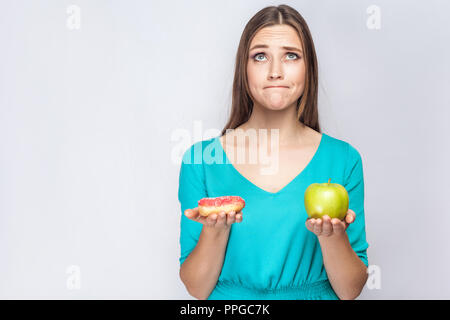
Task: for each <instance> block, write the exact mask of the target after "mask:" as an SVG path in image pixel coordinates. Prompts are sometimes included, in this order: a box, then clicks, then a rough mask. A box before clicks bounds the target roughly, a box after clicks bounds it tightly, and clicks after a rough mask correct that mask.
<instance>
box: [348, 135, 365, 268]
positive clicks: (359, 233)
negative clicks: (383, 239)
mask: <svg viewBox="0 0 450 320" xmlns="http://www.w3.org/2000/svg"><path fill="white" fill-rule="evenodd" d="M347 145H348V156H347V165H346V169H345V185H344V187H345V189H346V190H347V192H348V195H349V209H352V210H353V211H354V212H355V214H356V219H355V221H354V222H353V223H351V224H350V225H349V226H348V228H347V235H348V238H349V241H350V245H351V246H352V248H353V250H354V251H355V253H356V254H357V255H358V257H360V258H361V260H362V261H363V262H364V264H365V265H366V267H368V266H369V261H368V259H367V248H368V247H369V244H368V243H367V241H366V224H365V217H364V216H365V213H364V174H363V165H362V159H361V155H360V154H359V152H358V151H357V150H356V149H355V148H354V147H353V146H352V145H350V144H347Z"/></svg>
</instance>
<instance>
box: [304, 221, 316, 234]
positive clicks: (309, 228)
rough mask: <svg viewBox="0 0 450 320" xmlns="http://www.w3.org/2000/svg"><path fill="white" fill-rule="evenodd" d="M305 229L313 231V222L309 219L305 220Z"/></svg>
mask: <svg viewBox="0 0 450 320" xmlns="http://www.w3.org/2000/svg"><path fill="white" fill-rule="evenodd" d="M305 225H306V229H308V230H309V231H311V232H314V227H313V224H312V223H311V219H307V220H306V222H305Z"/></svg>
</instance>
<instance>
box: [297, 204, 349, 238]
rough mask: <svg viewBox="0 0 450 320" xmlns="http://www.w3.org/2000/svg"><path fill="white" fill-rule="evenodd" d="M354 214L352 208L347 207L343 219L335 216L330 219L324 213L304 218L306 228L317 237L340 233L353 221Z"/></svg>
mask: <svg viewBox="0 0 450 320" xmlns="http://www.w3.org/2000/svg"><path fill="white" fill-rule="evenodd" d="M355 218H356V214H355V212H354V211H353V210H351V209H348V211H347V214H346V215H345V218H344V219H343V220H339V219H337V218H333V219H331V218H330V217H329V216H327V215H325V216H323V217H322V219H321V218H318V219H314V218H311V219H308V220H306V222H305V224H306V228H307V229H308V230H309V231H311V232H313V233H314V234H316V235H317V236H318V237H329V236H332V235H342V234H344V233H345V230H346V229H347V227H348V226H349V225H350V223H352V222H354V221H355Z"/></svg>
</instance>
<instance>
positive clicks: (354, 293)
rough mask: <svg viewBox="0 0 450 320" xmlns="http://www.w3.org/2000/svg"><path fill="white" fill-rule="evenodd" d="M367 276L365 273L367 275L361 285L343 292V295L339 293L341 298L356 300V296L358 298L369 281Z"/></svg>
mask: <svg viewBox="0 0 450 320" xmlns="http://www.w3.org/2000/svg"><path fill="white" fill-rule="evenodd" d="M367 278H368V275H367V274H365V276H364V277H363V279H362V281H361V283H360V284H359V285H356V286H354V287H353V288H352V289H353V290H348V291H347V292H345V293H342V294H341V295H339V299H341V300H355V299H356V298H358V297H359V296H360V294H361V292H362V290H363V288H364V286H365V285H366V282H367Z"/></svg>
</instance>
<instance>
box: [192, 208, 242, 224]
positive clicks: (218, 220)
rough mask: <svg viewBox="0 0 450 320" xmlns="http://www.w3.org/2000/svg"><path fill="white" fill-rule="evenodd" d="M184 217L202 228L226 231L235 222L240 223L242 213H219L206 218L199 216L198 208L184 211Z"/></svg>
mask: <svg viewBox="0 0 450 320" xmlns="http://www.w3.org/2000/svg"><path fill="white" fill-rule="evenodd" d="M184 215H185V216H186V217H188V218H189V219H191V220H193V221H197V222H200V223H201V224H203V225H204V226H207V227H211V228H217V229H228V228H230V227H231V225H232V224H233V223H235V222H238V223H239V222H242V212H241V211H238V212H234V211H232V212H230V213H228V214H227V213H225V212H223V211H222V212H221V213H219V214H215V213H214V214H211V215H209V216H207V217H204V216H202V215H200V213H199V212H198V207H196V208H194V209H186V211H184Z"/></svg>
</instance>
